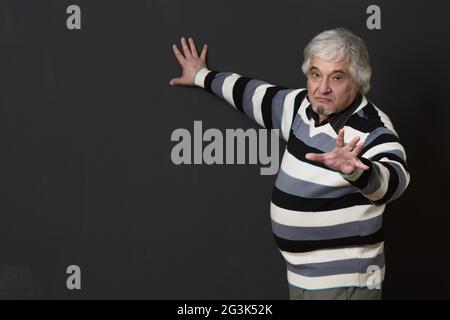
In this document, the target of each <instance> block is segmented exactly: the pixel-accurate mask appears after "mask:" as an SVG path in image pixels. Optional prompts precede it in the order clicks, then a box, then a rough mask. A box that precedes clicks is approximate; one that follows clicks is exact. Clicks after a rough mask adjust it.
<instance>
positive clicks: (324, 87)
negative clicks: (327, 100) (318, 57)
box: [319, 77, 331, 94]
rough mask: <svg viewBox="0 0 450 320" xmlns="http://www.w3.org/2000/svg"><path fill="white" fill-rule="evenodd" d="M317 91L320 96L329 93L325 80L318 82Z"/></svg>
mask: <svg viewBox="0 0 450 320" xmlns="http://www.w3.org/2000/svg"><path fill="white" fill-rule="evenodd" d="M319 90H320V93H321V94H326V93H329V92H330V91H331V87H330V84H329V81H328V79H327V78H325V77H324V78H323V79H322V81H321V82H320V86H319Z"/></svg>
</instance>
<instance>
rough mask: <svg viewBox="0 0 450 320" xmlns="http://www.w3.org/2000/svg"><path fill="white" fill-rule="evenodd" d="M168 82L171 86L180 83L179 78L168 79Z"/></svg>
mask: <svg viewBox="0 0 450 320" xmlns="http://www.w3.org/2000/svg"><path fill="white" fill-rule="evenodd" d="M169 84H170V85H171V86H175V85H177V84H180V80H179V78H173V79H172V80H170V81H169Z"/></svg>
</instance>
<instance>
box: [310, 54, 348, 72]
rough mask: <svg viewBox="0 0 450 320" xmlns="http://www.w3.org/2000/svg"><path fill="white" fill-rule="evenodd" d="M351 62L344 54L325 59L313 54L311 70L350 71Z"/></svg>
mask: <svg viewBox="0 0 450 320" xmlns="http://www.w3.org/2000/svg"><path fill="white" fill-rule="evenodd" d="M349 67H350V63H349V61H348V59H347V58H346V57H345V56H344V55H340V56H337V57H335V58H334V59H324V58H320V57H317V56H314V55H313V56H311V60H310V63H309V70H318V71H320V72H322V73H333V72H337V71H340V72H343V73H348V72H349Z"/></svg>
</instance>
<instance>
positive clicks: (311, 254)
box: [170, 28, 410, 299]
mask: <svg viewBox="0 0 450 320" xmlns="http://www.w3.org/2000/svg"><path fill="white" fill-rule="evenodd" d="M181 44H182V49H183V53H184V55H183V54H182V53H181V52H180V51H179V50H178V48H177V46H176V45H173V51H174V54H175V57H176V59H177V60H178V62H179V63H180V65H181V67H182V69H183V74H182V76H181V77H179V78H174V79H172V80H171V81H170V84H171V85H184V86H194V85H195V86H198V87H202V88H204V89H206V90H207V91H209V92H210V93H212V94H215V95H217V96H219V97H221V98H223V99H225V100H226V101H227V102H228V103H229V104H231V105H232V106H233V107H234V108H235V109H237V110H239V111H241V112H243V113H244V114H246V115H247V116H248V117H250V118H251V119H253V120H254V121H256V122H257V123H258V124H260V125H261V126H263V127H264V128H267V129H279V130H280V132H281V134H280V136H281V137H282V138H283V139H284V140H285V141H287V147H286V151H285V153H284V156H283V160H282V163H281V167H280V170H279V173H278V176H277V179H276V182H275V187H274V191H273V194H272V200H271V207H270V216H271V220H272V230H273V234H274V237H275V240H276V243H277V245H278V247H279V249H280V251H281V254H282V255H283V257H284V259H285V260H286V264H287V279H288V283H289V293H290V298H291V299H381V283H382V281H383V279H384V274H385V263H384V241H383V232H382V217H383V212H384V209H385V206H386V204H387V203H388V202H390V201H393V200H394V199H397V198H398V197H399V196H400V195H401V194H402V193H403V192H404V190H405V189H406V187H407V186H408V184H409V179H410V177H409V172H408V168H407V165H406V154H405V150H404V148H403V147H402V145H401V144H400V141H399V137H398V135H397V133H396V131H395V130H394V127H393V125H392V123H391V121H390V119H389V117H388V116H387V115H386V114H385V113H383V111H381V110H380V109H379V108H378V107H376V106H375V105H374V104H373V103H371V102H370V101H369V100H368V99H367V98H366V97H365V94H366V93H367V92H368V90H369V87H370V77H371V68H370V65H369V55H368V51H367V48H366V46H365V44H364V42H363V41H362V40H361V39H360V38H359V37H357V36H356V35H354V34H353V33H351V32H350V31H348V30H346V29H343V28H338V29H334V30H327V31H324V32H322V33H320V34H319V35H317V36H316V37H315V38H313V39H312V40H311V42H310V43H309V44H308V45H307V46H306V48H305V50H304V55H305V57H304V58H305V60H304V63H303V66H302V70H303V72H304V73H305V75H306V77H307V88H306V89H288V88H284V87H280V86H275V85H271V84H269V83H266V82H264V81H260V80H254V79H251V78H248V77H243V76H241V75H239V74H236V73H228V72H227V73H225V72H217V71H211V70H209V69H208V68H207V66H206V53H207V45H206V44H205V45H204V47H203V49H202V52H201V54H200V56H198V53H197V50H196V46H195V43H194V41H193V40H192V39H191V38H189V46H188V44H187V42H186V40H185V39H184V37H183V38H182V39H181Z"/></svg>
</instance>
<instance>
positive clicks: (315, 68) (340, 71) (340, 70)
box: [309, 66, 346, 74]
mask: <svg viewBox="0 0 450 320" xmlns="http://www.w3.org/2000/svg"><path fill="white" fill-rule="evenodd" d="M313 70H317V71H320V70H319V68H317V67H315V66H312V67H311V68H310V69H309V71H313ZM334 73H342V74H346V72H345V71H344V70H342V69H337V70H333V71H331V73H330V74H334Z"/></svg>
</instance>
